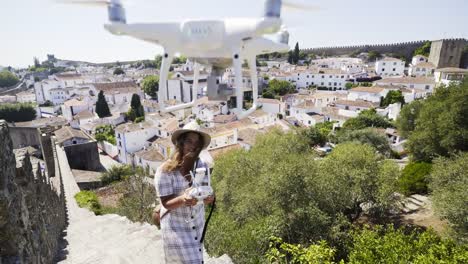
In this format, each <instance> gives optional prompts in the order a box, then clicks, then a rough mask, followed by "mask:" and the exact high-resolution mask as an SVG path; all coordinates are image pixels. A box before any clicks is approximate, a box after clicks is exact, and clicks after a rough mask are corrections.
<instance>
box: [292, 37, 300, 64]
mask: <svg viewBox="0 0 468 264" xmlns="http://www.w3.org/2000/svg"><path fill="white" fill-rule="evenodd" d="M299 56H300V50H299V42H296V46H294V52H293V58H292V61H293V64H297V63H298V62H299Z"/></svg>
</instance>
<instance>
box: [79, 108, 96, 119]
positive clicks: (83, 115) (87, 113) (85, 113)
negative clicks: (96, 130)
mask: <svg viewBox="0 0 468 264" xmlns="http://www.w3.org/2000/svg"><path fill="white" fill-rule="evenodd" d="M93 117H95V115H94V113H91V111H89V110H85V111H81V112H79V113H78V114H76V115H75V119H82V118H83V119H85V118H93Z"/></svg>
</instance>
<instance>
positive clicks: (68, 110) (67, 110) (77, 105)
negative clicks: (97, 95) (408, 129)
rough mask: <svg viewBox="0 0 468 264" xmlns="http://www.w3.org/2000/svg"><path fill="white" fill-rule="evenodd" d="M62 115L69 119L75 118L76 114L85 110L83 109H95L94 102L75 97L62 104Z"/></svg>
mask: <svg viewBox="0 0 468 264" xmlns="http://www.w3.org/2000/svg"><path fill="white" fill-rule="evenodd" d="M61 109H62V115H63V117H65V118H66V119H67V120H68V121H71V120H72V119H73V116H75V115H76V114H78V113H80V112H83V111H86V110H88V111H90V112H92V111H93V102H91V101H90V100H89V99H81V100H80V99H77V98H73V99H71V100H68V101H65V102H64V103H63V105H61Z"/></svg>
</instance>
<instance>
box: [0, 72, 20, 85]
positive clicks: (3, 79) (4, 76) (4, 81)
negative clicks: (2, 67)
mask: <svg viewBox="0 0 468 264" xmlns="http://www.w3.org/2000/svg"><path fill="white" fill-rule="evenodd" d="M18 82H19V79H18V77H16V75H14V74H13V73H11V72H9V71H2V72H0V87H9V86H13V85H15V84H17V83H18Z"/></svg>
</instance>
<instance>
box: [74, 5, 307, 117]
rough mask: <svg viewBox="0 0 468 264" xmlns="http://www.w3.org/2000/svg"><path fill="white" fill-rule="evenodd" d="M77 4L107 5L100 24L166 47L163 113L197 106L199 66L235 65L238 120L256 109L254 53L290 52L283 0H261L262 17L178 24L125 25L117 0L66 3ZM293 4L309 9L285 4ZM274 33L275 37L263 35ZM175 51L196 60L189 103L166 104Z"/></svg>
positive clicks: (162, 72) (161, 93) (161, 83)
mask: <svg viewBox="0 0 468 264" xmlns="http://www.w3.org/2000/svg"><path fill="white" fill-rule="evenodd" d="M66 2H67V3H78V4H101V5H106V6H107V8H108V14H109V22H110V23H109V24H105V25H104V27H105V28H106V29H107V30H108V31H109V32H111V33H112V34H115V35H127V36H131V37H134V38H137V39H141V40H145V41H149V42H151V43H155V44H157V45H160V46H162V47H163V49H164V53H163V59H162V64H161V70H160V80H159V96H158V97H159V104H160V109H161V110H162V111H165V112H171V111H176V110H180V109H183V108H187V107H191V106H193V105H194V104H195V100H196V98H197V91H198V78H199V68H200V64H205V65H211V66H212V67H216V68H218V69H225V68H228V67H230V66H231V65H232V66H233V67H234V73H235V81H234V88H235V90H236V107H237V109H236V110H234V112H235V113H236V115H237V117H238V119H242V118H245V117H246V116H248V115H249V114H250V113H252V112H253V111H255V109H257V106H258V105H257V99H258V77H257V69H256V56H257V55H259V54H267V53H272V52H285V51H288V50H289V46H288V41H289V33H288V32H287V30H286V29H285V28H284V27H283V26H282V19H281V17H280V14H281V6H282V4H283V3H282V2H283V1H281V0H265V11H264V15H263V17H260V18H228V19H223V20H185V21H181V22H161V23H133V24H127V22H126V18H125V9H124V7H123V5H122V2H121V1H120V0H91V1H66ZM285 5H288V6H289V7H293V8H301V9H304V8H307V7H304V6H298V5H294V4H285ZM271 34H276V35H277V36H276V41H272V40H270V39H268V38H266V37H265V35H271ZM175 54H182V55H184V56H186V57H187V58H189V59H190V60H191V61H193V62H194V83H193V86H192V102H190V103H182V104H179V105H176V106H170V107H166V106H165V103H164V102H165V101H166V100H167V99H168V98H167V78H168V75H169V68H170V66H171V63H172V60H173V58H174V55H175ZM244 60H246V61H247V63H248V66H249V69H250V77H251V79H252V94H253V105H252V107H251V108H250V109H248V110H247V111H243V109H242V103H243V91H242V62H243V61H244Z"/></svg>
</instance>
